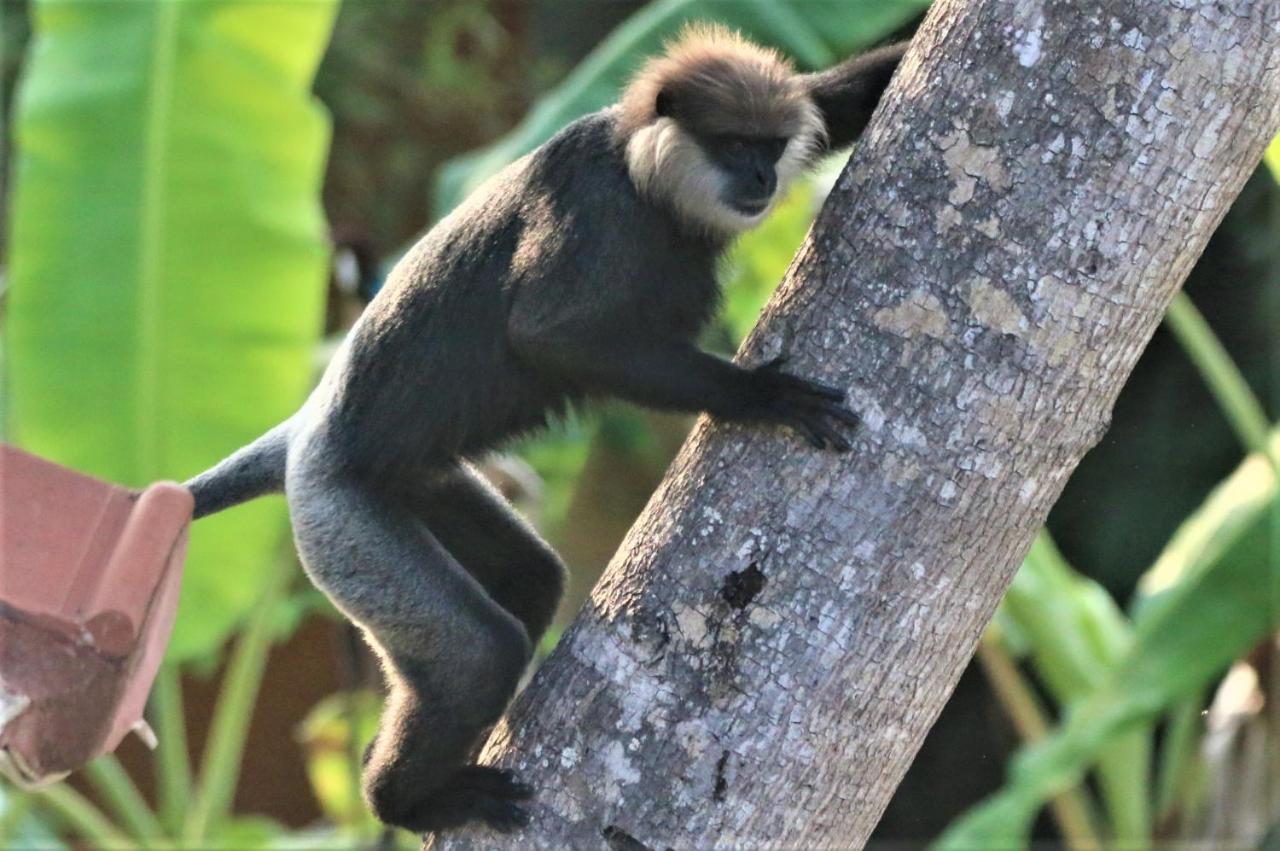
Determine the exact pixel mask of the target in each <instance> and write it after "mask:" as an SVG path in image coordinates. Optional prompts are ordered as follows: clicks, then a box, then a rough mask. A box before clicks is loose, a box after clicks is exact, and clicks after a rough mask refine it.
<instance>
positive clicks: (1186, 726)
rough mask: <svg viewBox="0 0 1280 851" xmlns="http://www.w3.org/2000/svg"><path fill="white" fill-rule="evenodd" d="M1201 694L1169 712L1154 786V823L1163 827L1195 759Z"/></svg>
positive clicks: (1201, 702) (1186, 700)
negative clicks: (1167, 725) (1158, 773)
mask: <svg viewBox="0 0 1280 851" xmlns="http://www.w3.org/2000/svg"><path fill="white" fill-rule="evenodd" d="M1203 703H1204V698H1203V696H1202V695H1200V694H1196V695H1194V696H1193V697H1189V698H1186V699H1184V700H1182V701H1181V702H1180V703H1178V704H1177V705H1176V706H1174V707H1173V708H1172V709H1170V711H1169V713H1168V717H1169V728H1168V731H1167V732H1166V734H1165V737H1164V742H1163V743H1162V744H1161V747H1160V775H1159V779H1158V781H1157V786H1156V822H1157V824H1165V823H1167V822H1168V820H1169V818H1170V817H1171V816H1172V815H1173V813H1174V810H1175V808H1176V807H1177V806H1178V803H1179V800H1180V793H1181V791H1182V789H1183V787H1184V786H1185V785H1186V775H1187V771H1188V769H1189V768H1190V766H1191V761H1192V760H1193V759H1194V758H1195V756H1196V745H1197V744H1198V742H1199V739H1200V736H1199V735H1198V734H1199V732H1200V729H1201V726H1202V722H1201V720H1200V707H1201V706H1202V705H1203Z"/></svg>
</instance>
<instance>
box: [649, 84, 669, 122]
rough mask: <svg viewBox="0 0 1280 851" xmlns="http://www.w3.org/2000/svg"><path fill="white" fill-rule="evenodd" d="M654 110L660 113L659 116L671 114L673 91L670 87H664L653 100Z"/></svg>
mask: <svg viewBox="0 0 1280 851" xmlns="http://www.w3.org/2000/svg"><path fill="white" fill-rule="evenodd" d="M653 111H654V112H656V113H657V114H658V117H659V118H666V117H667V116H668V115H670V114H671V92H670V90H668V89H662V90H661V91H659V92H658V96H657V98H655V99H654V101H653Z"/></svg>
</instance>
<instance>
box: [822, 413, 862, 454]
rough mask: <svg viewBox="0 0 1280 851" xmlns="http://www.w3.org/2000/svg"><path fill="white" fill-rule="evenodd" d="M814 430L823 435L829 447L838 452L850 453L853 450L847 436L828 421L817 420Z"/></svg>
mask: <svg viewBox="0 0 1280 851" xmlns="http://www.w3.org/2000/svg"><path fill="white" fill-rule="evenodd" d="M813 429H814V430H815V431H816V432H818V433H819V434H821V435H822V437H823V439H824V440H825V441H826V443H827V445H828V446H830V447H831V448H832V449H834V450H835V451H837V452H848V451H849V450H850V449H852V448H853V447H852V446H851V445H850V444H849V441H848V440H847V439H846V438H845V436H844V435H842V434H841V433H840V432H839V431H837V430H836V429H835V427H834V426H832V425H831V424H830V423H828V422H827V421H826V420H823V419H816V420H815V422H814V423H813Z"/></svg>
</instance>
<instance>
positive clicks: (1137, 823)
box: [1001, 533, 1151, 847]
mask: <svg viewBox="0 0 1280 851" xmlns="http://www.w3.org/2000/svg"><path fill="white" fill-rule="evenodd" d="M1001 613H1002V616H1003V619H1002V621H1001V623H1006V622H1007V623H1009V624H1011V625H1012V626H1013V627H1014V629H1015V630H1016V633H1017V634H1018V635H1019V636H1020V637H1021V639H1022V641H1023V643H1024V649H1025V651H1026V652H1027V653H1029V655H1030V657H1031V661H1032V663H1033V665H1034V667H1035V671H1036V673H1037V674H1038V675H1039V678H1040V680H1041V681H1042V682H1043V683H1044V684H1045V686H1046V687H1047V688H1048V690H1049V692H1050V693H1051V694H1052V695H1053V698H1054V700H1055V701H1056V703H1057V704H1058V705H1059V706H1064V707H1069V706H1071V705H1072V704H1073V703H1075V702H1077V701H1080V700H1082V699H1084V698H1085V697H1087V696H1088V695H1089V694H1091V693H1092V691H1093V690H1094V689H1095V688H1097V686H1098V684H1099V683H1101V682H1103V681H1105V679H1106V677H1107V675H1108V673H1109V672H1110V671H1111V669H1112V668H1113V667H1114V666H1115V664H1116V663H1117V661H1118V660H1119V659H1121V658H1123V656H1124V654H1125V652H1126V651H1127V650H1128V649H1129V647H1130V645H1131V644H1132V641H1133V635H1132V630H1131V629H1130V626H1129V622H1128V620H1127V619H1126V618H1125V615H1124V613H1123V612H1122V611H1121V610H1120V607H1119V606H1117V605H1116V603H1115V601H1114V600H1113V599H1112V598H1111V595H1110V594H1109V593H1107V590H1106V589H1105V588H1103V587H1102V586H1101V585H1099V584H1098V583H1096V582H1094V581H1093V580H1091V579H1089V578H1088V577H1085V576H1082V575H1080V574H1079V573H1077V572H1076V571H1075V570H1074V569H1073V568H1072V567H1071V565H1069V564H1068V563H1067V561H1066V559H1065V558H1064V557H1063V556H1062V554H1061V553H1060V552H1059V551H1058V548H1057V547H1056V546H1055V545H1054V543H1053V540H1052V539H1051V538H1050V537H1049V535H1048V533H1041V534H1040V536H1039V537H1038V538H1037V539H1036V541H1035V543H1034V544H1033V545H1032V547H1031V552H1030V553H1028V554H1027V558H1026V561H1024V562H1023V565H1022V568H1021V569H1020V570H1019V571H1018V573H1017V575H1016V576H1015V577H1014V580H1013V583H1012V585H1010V587H1009V590H1008V592H1007V593H1006V594H1005V597H1004V600H1003V601H1002V602H1001ZM1150 763H1151V737H1150V730H1149V729H1148V728H1146V727H1140V728H1136V729H1133V730H1130V731H1128V732H1127V733H1125V734H1123V735H1121V736H1117V737H1115V738H1114V739H1113V740H1112V741H1110V742H1108V743H1107V744H1106V746H1105V747H1103V748H1101V749H1100V750H1099V752H1098V754H1097V757H1096V761H1095V763H1094V767H1095V768H1096V771H1097V778H1098V783H1099V787H1100V792H1101V797H1102V800H1103V802H1104V803H1105V805H1106V810H1107V814H1108V817H1109V821H1110V826H1111V829H1112V832H1113V833H1114V834H1115V835H1116V836H1117V837H1119V838H1122V839H1124V840H1125V841H1126V842H1129V843H1134V844H1135V847H1137V845H1138V844H1140V843H1141V842H1143V841H1144V840H1145V839H1146V838H1147V837H1148V836H1149V835H1150V832H1151V813H1150V802H1149V800H1148V794H1147V790H1148V788H1149V784H1150Z"/></svg>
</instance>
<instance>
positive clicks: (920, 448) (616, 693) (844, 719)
mask: <svg viewBox="0 0 1280 851" xmlns="http://www.w3.org/2000/svg"><path fill="white" fill-rule="evenodd" d="M1278 127H1280V6H1277V5H1276V4H1275V3H1274V0H1221V2H1200V0H1094V2H1088V3H1084V2H1079V0H1044V2H1039V1H1038V0H938V2H937V4H936V5H935V6H934V8H933V10H932V12H931V13H930V15H929V18H928V20H927V21H926V22H925V24H924V26H923V27H922V28H921V30H920V32H919V34H918V35H917V36H916V39H915V44H914V45H913V47H912V49H911V51H910V53H909V54H908V56H907V57H906V60H905V61H904V63H903V67H902V68H901V70H900V71H899V73H898V76H897V78H896V80H895V82H894V84H893V85H892V87H891V89H890V91H889V92H888V93H887V95H886V98H885V101H884V103H883V104H882V106H881V108H880V111H879V113H878V115H877V116H876V118H875V120H874V121H873V122H872V125H871V127H870V128H869V131H868V133H867V135H866V137H865V138H864V140H863V142H862V143H861V145H860V146H859V148H858V150H857V152H856V154H855V155H854V157H853V159H852V161H851V162H850V163H849V165H848V166H847V167H846V169H845V171H844V174H843V176H842V177H841V179H840V181H839V183H838V184H837V186H836V188H835V190H834V192H833V193H832V195H831V197H830V199H829V200H828V202H827V205H826V208H825V209H824V211H823V212H822V214H821V215H820V216H819V219H818V221H817V223H816V224H815V226H814V228H813V230H812V232H811V233H810V235H809V238H808V239H807V241H806V242H805V244H804V246H803V247H802V248H801V250H800V252H799V254H798V255H797V259H796V261H795V262H794V264H793V265H792V268H791V270H790V272H789V273H788V275H787V278H786V280H785V282H784V283H783V285H782V286H781V288H780V290H779V291H778V294H777V295H776V297H775V298H774V299H773V301H772V302H771V303H770V305H769V307H768V308H767V309H766V310H765V313H764V316H763V318H762V319H761V322H760V325H759V326H758V328H757V330H756V332H755V333H754V335H753V336H752V338H751V339H750V340H749V341H748V342H747V344H746V345H745V347H744V351H743V354H742V356H741V357H742V360H743V361H745V362H748V363H756V362H759V361H761V360H763V359H767V358H770V357H773V356H775V355H777V354H779V353H786V354H788V355H789V356H790V364H789V366H790V368H791V369H793V370H795V371H798V372H800V373H802V374H805V375H809V376H813V377H816V378H820V379H822V380H824V381H828V382H833V383H837V384H839V385H841V386H844V387H848V388H850V398H851V400H852V404H853V407H854V408H855V410H857V411H858V412H860V413H861V415H862V417H863V420H864V425H863V427H862V428H861V430H860V432H859V434H858V438H857V444H856V448H855V450H854V451H853V452H852V453H850V454H848V455H844V456H840V455H835V454H827V453H822V452H816V451H813V450H811V449H809V448H808V447H807V446H806V445H805V444H804V443H803V442H801V441H800V440H799V439H797V438H796V437H795V436H794V435H792V434H790V433H787V432H785V431H782V430H773V429H759V428H746V427H738V426H730V425H723V424H716V423H712V422H709V421H703V422H702V423H701V424H700V425H699V426H698V427H697V428H696V430H695V432H694V434H693V436H692V437H691V439H690V440H689V442H688V443H687V444H686V446H685V447H684V449H683V450H682V452H681V454H680V456H679V458H678V459H677V460H676V461H675V463H674V465H673V466H672V468H671V471H670V472H669V474H668V475H667V477H666V479H665V481H664V482H663V484H662V485H661V487H660V488H659V489H658V491H657V493H656V494H655V495H654V497H653V498H652V500H651V501H650V503H649V505H648V507H647V509H646V510H645V512H644V514H643V515H642V516H641V518H640V519H639V520H638V521H637V523H636V525H635V527H634V528H633V529H632V531H631V533H630V534H629V535H628V537H627V539H626V541H625V542H624V543H623V545H622V548H621V550H620V551H619V553H618V554H617V556H616V557H615V558H614V559H613V562H612V563H611V565H610V567H609V568H608V570H607V572H606V573H605V575H604V577H603V578H602V580H601V581H600V584H599V585H598V586H597V587H596V589H595V591H594V592H593V594H592V597H591V600H590V601H589V602H588V603H587V605H586V606H585V607H584V608H583V610H582V612H581V614H580V615H579V617H578V619H577V621H576V623H575V625H574V626H573V627H572V628H571V630H570V631H569V632H568V633H567V634H566V635H565V637H564V639H563V640H562V642H561V643H560V646H559V647H558V648H557V650H556V652H555V654H554V655H553V656H552V658H551V659H550V660H549V661H548V662H547V663H546V664H545V665H544V666H543V667H542V669H541V670H540V671H539V672H538V674H537V676H536V677H535V679H534V681H533V683H532V684H531V685H530V686H529V688H528V689H527V690H526V691H525V692H524V693H523V694H522V695H521V696H520V697H519V698H518V699H517V701H516V702H515V704H514V705H513V707H512V709H511V711H510V712H509V713H508V715H507V718H506V719H504V721H503V723H502V724H500V725H499V728H498V730H497V731H496V732H495V734H494V736H493V738H492V739H491V740H490V742H489V745H488V747H487V750H486V753H485V759H487V760H491V761H495V762H497V763H499V764H502V765H506V766H510V767H513V768H515V769H517V770H518V771H519V772H520V774H521V775H522V776H523V777H524V778H525V779H527V780H528V781H530V782H531V783H533V784H534V786H535V787H536V788H537V792H538V794H537V799H536V801H535V802H534V804H533V808H532V809H533V815H534V822H533V824H532V825H531V826H530V827H529V828H527V829H526V830H524V831H523V832H522V833H520V834H518V835H517V836H515V837H511V838H503V837H499V836H497V835H495V834H491V833H487V832H484V831H482V830H479V829H475V830H469V831H464V832H460V833H457V834H453V835H451V836H449V837H447V838H446V839H444V840H441V841H440V842H439V843H438V846H439V847H445V848H463V847H476V846H484V847H495V846H496V847H512V848H516V847H518V848H530V847H541V848H575V849H576V848H592V847H610V848H613V849H628V851H635V850H636V849H641V848H654V849H660V848H668V847H675V848H705V847H711V846H722V847H806V848H813V847H822V846H836V847H841V848H849V847H857V846H860V845H862V844H863V843H864V842H865V840H866V838H867V836H868V835H869V834H870V832H871V830H872V828H873V827H874V826H875V823H876V821H877V820H878V818H879V816H880V813H881V812H882V810H883V808H884V806H885V805H886V803H887V802H888V800H889V797H890V796H891V795H892V793H893V791H894V788H895V787H896V786H897V784H898V782H899V780H900V779H901V777H902V775H903V774H904V773H905V771H906V769H907V767H908V765H909V763H910V762H911V759H912V757H913V756H914V754H915V752H916V750H917V748H918V747H919V745H920V743H921V741H922V740H923V738H924V736H925V734H926V732H927V731H928V729H929V727H930V725H931V724H932V723H933V721H934V719H935V717H936V716H937V714H938V712H939V711H940V710H941V708H942V706H943V704H944V703H945V701H946V699H947V697H948V695H949V694H950V692H951V690H952V688H953V687H954V685H955V682H956V680H957V678H958V677H959V675H960V672H961V670H962V669H963V667H964V665H965V663H966V662H967V661H968V659H969V657H970V656H971V654H972V653H973V650H974V646H975V643H976V641H977V639H978V637H979V634H980V633H981V631H982V628H983V626H984V625H985V624H986V623H987V620H988V619H989V618H990V616H991V614H992V612H993V611H994V610H995V607H996V604H997V602H998V601H999V600H1000V597H1001V595H1002V593H1003V592H1004V590H1005V587H1006V585H1007V583H1008V582H1009V580H1010V578H1011V577H1012V574H1013V572H1014V570H1015V569H1016V568H1017V566H1018V564H1019V562H1020V561H1021V559H1022V557H1023V556H1024V554H1025V553H1026V551H1027V549H1028V546H1029V545H1030V542H1031V539H1032V537H1033V535H1034V534H1035V532H1036V530H1037V529H1038V528H1039V527H1040V525H1041V523H1042V522H1043V520H1044V519H1045V516H1046V514H1047V513H1048V511H1049V508H1050V506H1051V505H1052V504H1053V502H1054V500H1055V499H1056V497H1057V495H1058V493H1059V491H1060V489H1061V488H1062V485H1063V483H1064V482H1065V480H1066V478H1067V476H1068V475H1069V474H1070V473H1071V471H1072V469H1073V468H1074V467H1075V465H1076V463H1077V462H1078V461H1079V460H1080V458H1081V456H1082V455H1083V454H1084V453H1085V452H1086V451H1087V450H1088V449H1089V448H1090V447H1091V446H1092V445H1093V444H1094V443H1095V442H1096V441H1097V440H1098V439H1099V437H1100V436H1101V435H1102V434H1103V432H1104V431H1105V430H1106V428H1107V423H1108V419H1109V415H1110V410H1111V407H1112V404H1113V402H1114V400H1115V397H1116V395H1117V393H1118V392H1119V391H1120V388H1121V385H1122V384H1123V383H1124V380H1125V378H1126V377H1127V376H1128V374H1129V372H1130V370H1131V368H1132V367H1133V365H1134V362H1135V361H1136V360H1137V358H1138V355H1139V353H1140V352H1141V351H1142V349H1143V347H1144V346H1145V344H1146V343H1147V340H1148V339H1149V338H1150V335H1151V333H1152V331H1153V330H1154V329H1155V327H1156V324H1157V323H1158V322H1159V321H1160V317H1161V314H1162V312H1163V310H1164V307H1165V305H1166V304H1167V303H1168V301H1169V299H1170V297H1171V296H1172V295H1173V293H1174V292H1175V291H1176V289H1177V288H1178V286H1179V285H1180V284H1181V282H1182V280H1183V279H1184V277H1185V276H1186V274H1187V272H1188V271H1189V270H1190V269H1191V266H1192V264H1193V262H1194V261H1195V260H1196V258H1197V257H1198V256H1199V254H1200V252H1201V250H1202V249H1203V247H1204V244H1205V241H1206V240H1207V239H1208V237H1209V235H1210V233H1211V232H1212V231H1213V229H1214V227H1215V226H1216V225H1217V223H1218V221H1219V219H1220V218H1221V216H1222V215H1223V213H1224V212H1225V211H1226V209H1227V206H1228V205H1229V204H1230V202H1231V201H1232V199H1233V198H1234V197H1235V195H1236V193H1237V192H1238V191H1239V189H1240V188H1241V186H1242V185H1243V183H1244V181H1245V178H1246V177H1247V176H1248V174H1249V173H1250V171H1251V169H1252V168H1253V167H1254V165H1255V164H1256V163H1257V162H1258V159H1259V157H1260V156H1261V153H1262V151H1263V148H1264V146H1265V144H1266V142H1267V141H1268V140H1269V139H1270V138H1271V136H1272V135H1273V134H1274V133H1275V132H1276V131H1277V129H1278ZM1223 285H1224V286H1230V282H1228V281H1224V282H1223ZM956 782H963V779H962V778H956Z"/></svg>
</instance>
